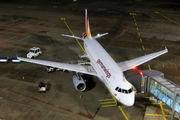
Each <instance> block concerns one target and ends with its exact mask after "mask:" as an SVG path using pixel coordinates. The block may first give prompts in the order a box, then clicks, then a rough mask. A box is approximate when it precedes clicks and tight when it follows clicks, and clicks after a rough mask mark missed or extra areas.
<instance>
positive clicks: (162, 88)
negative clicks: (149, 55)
mask: <svg viewBox="0 0 180 120" xmlns="http://www.w3.org/2000/svg"><path fill="white" fill-rule="evenodd" d="M124 75H125V77H126V79H127V80H128V81H129V82H130V83H131V84H132V85H133V86H134V90H135V92H136V93H146V92H149V93H150V100H154V101H155V102H156V103H165V104H166V105H167V106H169V107H170V108H171V109H172V112H171V113H172V115H171V120H173V118H174V113H176V115H177V116H178V118H179V119H180V117H179V116H180V86H179V85H177V84H175V83H173V82H172V81H170V80H168V79H166V78H164V73H162V72H159V71H157V70H144V71H142V72H141V71H139V70H135V69H134V70H128V71H125V72H124Z"/></svg>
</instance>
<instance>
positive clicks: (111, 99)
mask: <svg viewBox="0 0 180 120" xmlns="http://www.w3.org/2000/svg"><path fill="white" fill-rule="evenodd" d="M109 100H114V99H103V100H99V101H109Z"/></svg>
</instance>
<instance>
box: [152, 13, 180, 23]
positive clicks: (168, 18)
mask: <svg viewBox="0 0 180 120" xmlns="http://www.w3.org/2000/svg"><path fill="white" fill-rule="evenodd" d="M154 12H155V13H157V14H159V15H161V16H162V17H164V18H166V19H168V20H170V21H171V22H173V23H175V24H177V25H180V24H179V23H177V22H175V21H173V20H171V19H169V18H167V17H166V16H164V15H162V14H161V13H159V12H158V11H154Z"/></svg>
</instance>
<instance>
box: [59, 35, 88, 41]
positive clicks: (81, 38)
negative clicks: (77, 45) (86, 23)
mask: <svg viewBox="0 0 180 120" xmlns="http://www.w3.org/2000/svg"><path fill="white" fill-rule="evenodd" d="M61 35H62V36H66V37H70V38H76V39H79V40H84V39H83V37H77V36H74V35H65V34H61Z"/></svg>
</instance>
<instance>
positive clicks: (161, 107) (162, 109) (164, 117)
mask: <svg viewBox="0 0 180 120" xmlns="http://www.w3.org/2000/svg"><path fill="white" fill-rule="evenodd" d="M160 107H161V111H162V114H163V118H164V120H166V117H165V114H164V109H163V106H162V104H160Z"/></svg>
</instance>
